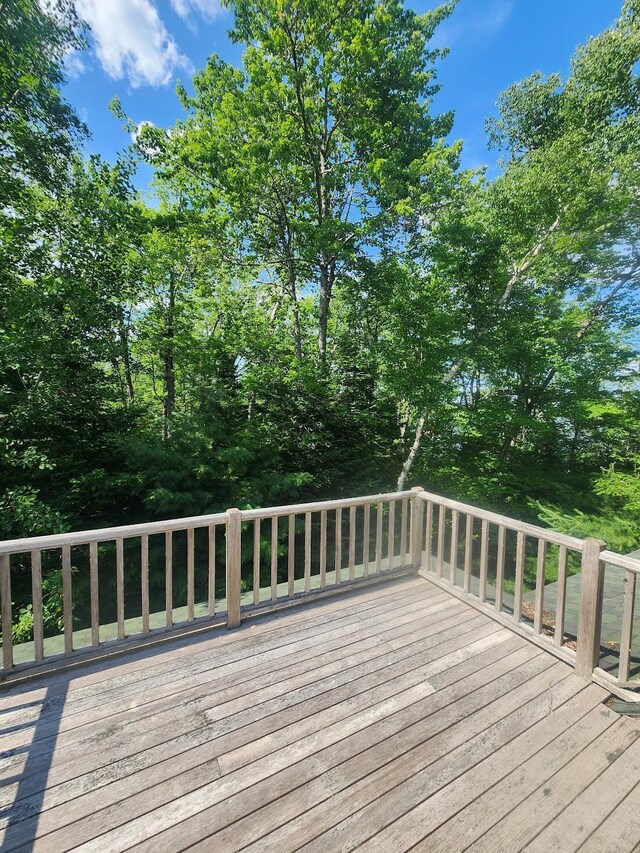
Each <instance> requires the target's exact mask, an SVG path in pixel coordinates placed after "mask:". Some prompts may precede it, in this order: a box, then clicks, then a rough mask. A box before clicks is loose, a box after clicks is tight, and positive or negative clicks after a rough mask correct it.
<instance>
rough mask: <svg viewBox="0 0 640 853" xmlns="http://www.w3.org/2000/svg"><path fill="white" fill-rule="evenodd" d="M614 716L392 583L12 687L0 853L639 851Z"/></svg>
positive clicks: (560, 666) (2, 728) (4, 702)
mask: <svg viewBox="0 0 640 853" xmlns="http://www.w3.org/2000/svg"><path fill="white" fill-rule="evenodd" d="M606 698H607V694H606V691H605V690H603V689H602V688H600V687H597V686H596V685H593V684H591V685H590V684H587V683H586V682H584V681H582V680H580V679H579V678H578V677H577V676H576V675H575V674H574V673H573V670H572V669H571V667H569V666H568V665H567V664H565V663H563V662H560V661H558V660H557V659H556V658H555V657H553V656H552V655H551V654H550V653H548V652H546V651H544V650H542V649H540V648H539V647H537V646H534V645H533V644H531V643H529V642H527V640H526V639H524V638H522V637H520V636H517V635H515V634H514V633H512V632H511V631H509V630H508V629H507V628H504V627H502V626H501V625H499V624H498V623H497V622H495V621H493V620H491V619H490V618H489V617H488V616H485V615H484V614H481V613H479V612H478V611H477V610H475V609H474V608H472V607H470V606H469V605H467V604H466V603H465V602H462V601H460V600H459V599H457V598H455V597H453V596H450V595H449V594H448V593H447V592H443V591H442V590H440V589H438V588H436V587H435V586H433V585H432V584H430V583H429V582H428V581H427V580H425V579H423V578H417V577H414V576H407V577H405V578H400V579H395V580H387V581H386V582H384V583H381V584H380V585H377V586H369V587H363V588H361V589H358V590H353V591H350V592H348V593H342V594H340V595H338V596H336V597H334V598H327V599H324V600H322V601H316V602H313V603H312V604H309V605H306V606H304V605H303V606H300V607H297V608H291V609H290V610H285V611H280V612H278V613H277V614H272V615H271V616H264V617H261V618H258V619H255V620H252V621H251V622H247V623H244V624H243V626H242V627H241V628H240V629H238V630H237V631H233V632H226V631H224V630H221V629H219V628H218V629H213V630H211V631H208V632H203V633H201V634H197V635H194V636H190V637H185V638H182V639H176V640H173V641H171V642H169V643H167V644H165V645H162V646H158V647H150V648H147V649H143V650H139V651H136V652H131V653H130V654H128V655H125V656H123V657H120V658H116V659H112V660H101V661H99V662H96V663H94V664H88V665H86V666H83V667H79V668H77V669H75V670H71V671H68V672H66V673H57V674H54V675H50V676H48V677H42V678H40V679H38V680H34V681H32V682H26V683H24V684H22V685H19V684H16V685H12V686H7V687H5V688H4V689H3V690H2V691H0V842H1V843H2V849H3V850H6V851H11V850H14V851H18V850H19V851H25V853H26V851H27V850H29V851H31V850H42V851H51V850H56V851H57V853H58V851H59V853H64V851H67V850H82V851H85V853H88V851H100V853H103V851H120V850H130V849H135V850H137V851H139V853H142V852H143V851H149V853H150V851H157V850H162V851H182V850H187V849H189V850H202V851H206V850H210V849H218V850H224V851H233V850H240V849H246V850H255V851H261V853H262V851H278V853H284V851H294V850H300V849H304V850H306V851H309V853H311V851H318V853H320V851H326V850H351V849H355V848H356V847H358V848H359V849H364V850H372V851H375V850H380V851H382V850H384V851H388V850H389V849H393V850H394V853H395V851H396V850H398V851H400V850H409V849H423V850H428V851H438V850H442V851H445V850H446V851H447V853H451V851H455V850H460V851H462V850H464V849H469V848H471V849H473V850H474V851H480V850H487V851H494V853H495V851H511V850H521V849H523V848H525V847H526V848H527V849H528V850H530V851H531V853H533V852H534V851H538V850H542V849H546V850H551V849H557V850H560V849H561V850H563V851H564V850H571V851H573V850H579V849H581V848H584V850H585V851H586V850H599V849H606V848H607V845H613V843H614V840H615V844H616V846H615V849H616V850H623V851H624V850H627V849H628V850H632V849H634V847H635V846H636V845H637V843H638V841H639V840H640V812H639V811H638V809H634V808H631V805H633V804H634V803H638V802H639V801H640V787H634V783H635V782H636V781H637V779H638V773H639V771H640V725H639V724H638V723H637V722H636V721H634V720H631V719H629V718H624V717H618V716H617V715H615V714H614V713H613V712H612V711H610V710H609V709H608V708H607V707H606V706H605V705H604V704H603V702H604V700H606ZM621 826H623V827H624V831H623V832H622V834H620V832H618V835H617V836H616V835H615V833H616V832H617V831H618V830H619V829H620V827H621ZM621 839H622V841H621ZM527 845H529V846H528V847H527ZM598 845H601V846H600V847H599V846H598ZM612 849H613V847H612Z"/></svg>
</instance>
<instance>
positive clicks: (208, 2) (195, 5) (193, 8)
mask: <svg viewBox="0 0 640 853" xmlns="http://www.w3.org/2000/svg"><path fill="white" fill-rule="evenodd" d="M171 6H172V8H173V10H174V12H176V13H177V14H178V15H180V17H181V18H188V17H189V14H190V13H191V12H196V13H197V14H198V15H202V17H203V18H207V19H208V20H212V19H213V18H215V16H216V15H219V14H220V13H221V12H222V11H223V10H222V9H221V8H220V0H171Z"/></svg>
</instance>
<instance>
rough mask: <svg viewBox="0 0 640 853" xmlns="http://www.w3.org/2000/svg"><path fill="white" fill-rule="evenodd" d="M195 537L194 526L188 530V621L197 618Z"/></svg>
mask: <svg viewBox="0 0 640 853" xmlns="http://www.w3.org/2000/svg"><path fill="white" fill-rule="evenodd" d="M195 605H196V601H195V537H194V530H193V527H189V528H188V530H187V621H188V622H193V620H194V619H195V615H196V614H195Z"/></svg>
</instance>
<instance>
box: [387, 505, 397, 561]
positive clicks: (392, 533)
mask: <svg viewBox="0 0 640 853" xmlns="http://www.w3.org/2000/svg"><path fill="white" fill-rule="evenodd" d="M395 556H396V502H395V501H389V532H388V534H387V569H392V568H393V565H394V562H395Z"/></svg>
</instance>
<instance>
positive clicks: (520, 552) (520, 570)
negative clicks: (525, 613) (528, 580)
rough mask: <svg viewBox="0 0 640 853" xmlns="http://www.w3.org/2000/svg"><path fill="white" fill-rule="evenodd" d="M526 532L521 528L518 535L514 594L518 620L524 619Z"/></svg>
mask: <svg viewBox="0 0 640 853" xmlns="http://www.w3.org/2000/svg"><path fill="white" fill-rule="evenodd" d="M525 547H526V540H525V534H524V533H523V532H522V531H521V530H519V531H518V534H517V537H516V578H515V589H514V594H513V618H514V619H515V620H516V622H520V620H521V619H522V588H523V582H524V554H525Z"/></svg>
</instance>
